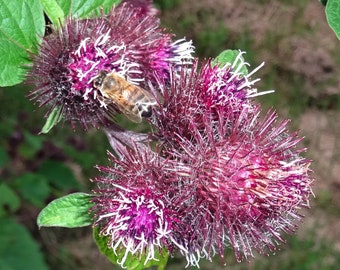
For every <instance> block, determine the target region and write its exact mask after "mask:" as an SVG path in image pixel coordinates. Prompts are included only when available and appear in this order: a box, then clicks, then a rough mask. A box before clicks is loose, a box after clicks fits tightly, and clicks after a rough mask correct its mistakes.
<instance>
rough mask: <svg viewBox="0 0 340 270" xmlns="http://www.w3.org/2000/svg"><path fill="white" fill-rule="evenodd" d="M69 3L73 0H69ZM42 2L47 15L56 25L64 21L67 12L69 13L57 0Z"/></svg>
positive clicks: (44, 0) (42, 0)
mask: <svg viewBox="0 0 340 270" xmlns="http://www.w3.org/2000/svg"><path fill="white" fill-rule="evenodd" d="M68 3H69V5H71V1H68ZM41 4H42V6H43V9H44V11H45V13H46V15H47V16H48V18H49V19H50V20H51V22H52V23H53V24H54V25H58V26H59V24H60V23H64V21H65V14H68V12H66V13H65V12H64V10H63V8H62V7H61V6H60V5H59V4H58V2H57V1H56V0H41ZM64 8H65V7H64ZM66 10H67V9H66Z"/></svg>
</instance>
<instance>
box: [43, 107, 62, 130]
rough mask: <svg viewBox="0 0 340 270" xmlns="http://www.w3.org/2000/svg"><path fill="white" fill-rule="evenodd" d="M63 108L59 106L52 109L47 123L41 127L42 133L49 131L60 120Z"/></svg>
mask: <svg viewBox="0 0 340 270" xmlns="http://www.w3.org/2000/svg"><path fill="white" fill-rule="evenodd" d="M61 110H62V108H61V107H58V108H57V107H56V108H54V109H53V110H52V112H51V113H50V114H49V116H48V117H47V120H46V123H45V125H44V126H43V128H42V129H41V131H40V134H47V133H49V132H50V130H51V129H52V128H53V127H54V126H55V125H57V124H58V123H59V122H60V120H61V118H62V114H61Z"/></svg>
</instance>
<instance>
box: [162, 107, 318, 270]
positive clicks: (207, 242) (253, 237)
mask: <svg viewBox="0 0 340 270" xmlns="http://www.w3.org/2000/svg"><path fill="white" fill-rule="evenodd" d="M221 115H224V116H225V113H224V112H221ZM258 117H259V110H258V109H256V108H255V110H254V111H253V112H252V113H249V111H248V110H246V109H244V110H243V111H241V113H240V114H234V113H232V112H231V113H230V115H229V117H227V118H224V117H220V118H219V120H218V121H217V122H216V121H211V119H213V117H211V116H210V117H209V116H208V115H207V117H206V119H205V129H204V131H202V130H197V129H196V130H195V129H194V130H193V133H195V134H196V136H195V139H194V140H188V139H186V138H183V137H179V136H178V137H177V142H178V145H179V147H178V148H177V149H173V151H171V150H169V149H168V154H169V157H168V158H169V159H170V160H172V161H173V162H174V165H173V167H174V170H175V171H176V172H177V174H178V176H181V177H182V179H181V183H182V191H179V192H178V193H177V194H176V199H175V201H177V205H178V206H180V207H178V210H177V211H178V213H177V214H178V215H179V216H181V219H180V221H179V222H177V223H176V226H175V227H174V231H176V232H178V233H179V235H178V238H176V240H177V241H178V242H179V243H180V244H181V245H183V246H184V247H185V248H186V250H188V251H189V252H188V253H187V254H186V257H187V259H188V263H189V264H192V265H198V262H199V259H200V258H201V257H206V258H208V259H210V258H211V257H212V256H214V255H215V254H216V253H218V254H219V255H220V256H221V257H222V258H223V256H224V253H225V248H226V247H228V246H230V247H231V248H232V249H233V250H234V253H235V256H236V259H237V260H238V261H241V260H242V259H243V258H245V259H247V260H248V259H249V257H252V256H253V250H256V251H258V252H260V253H262V254H268V253H270V252H273V251H274V250H275V249H276V246H277V245H278V244H279V243H280V242H283V241H284V239H283V236H282V233H292V232H294V231H295V230H296V228H297V222H298V221H299V220H300V219H301V214H299V213H298V211H299V210H300V209H301V208H303V207H308V206H309V202H308V200H309V196H310V195H311V192H312V191H311V183H312V180H311V175H310V173H311V171H310V169H309V165H310V161H309V160H307V159H305V158H303V157H302V156H300V154H301V152H302V151H303V150H304V149H298V148H297V143H298V142H299V141H300V140H301V138H299V137H297V134H296V133H292V134H290V133H288V131H287V128H286V125H287V121H283V122H280V123H278V124H275V122H276V119H277V116H276V114H275V113H273V112H269V113H268V114H267V116H266V117H265V119H264V120H259V119H258ZM202 134H205V135H202ZM178 149H179V150H178ZM175 168H177V169H175ZM189 190H190V192H189ZM181 193H182V194H181ZM179 197H181V198H182V200H181V201H180V200H179V199H178V198H179ZM178 201H180V203H178Z"/></svg>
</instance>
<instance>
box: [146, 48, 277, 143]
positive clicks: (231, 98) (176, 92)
mask: <svg viewBox="0 0 340 270" xmlns="http://www.w3.org/2000/svg"><path fill="white" fill-rule="evenodd" d="M242 54H243V52H240V53H239V55H238V57H237V58H236V59H235V61H234V63H232V64H226V65H225V66H223V67H220V66H219V65H213V63H212V62H211V61H206V62H203V63H199V61H198V60H195V61H194V62H193V64H192V65H190V66H182V67H181V68H180V70H179V71H178V70H174V69H172V70H173V72H172V77H171V84H170V85H169V84H166V83H161V84H160V85H159V86H158V89H161V91H160V92H161V94H162V99H163V102H162V105H161V106H160V108H157V110H156V111H155V117H154V119H153V122H152V123H153V124H154V125H155V126H156V127H157V128H158V132H157V135H158V137H159V139H160V140H161V141H164V142H166V143H170V144H171V142H172V141H173V139H174V137H175V136H181V137H185V138H188V139H191V138H193V134H192V130H193V129H195V128H196V129H200V128H201V127H202V124H203V122H204V120H203V119H204V118H205V116H206V115H207V114H210V113H212V115H213V117H214V118H217V114H216V112H217V111H219V114H221V113H224V114H225V116H221V115H220V116H219V117H229V116H230V115H232V113H234V114H239V113H240V112H241V111H243V112H244V110H245V109H247V110H248V111H249V113H251V112H252V111H253V110H254V109H255V107H256V106H255V104H254V102H253V100H252V98H253V97H255V96H258V95H263V94H267V93H270V92H272V91H265V92H261V93H258V92H257V89H256V88H254V84H255V83H256V82H257V81H259V79H254V80H252V79H251V77H252V75H253V74H254V73H255V72H256V71H257V70H258V69H259V68H261V67H262V66H263V64H261V65H260V66H258V67H257V68H255V69H254V70H253V71H252V72H250V73H249V74H247V75H246V74H243V73H242V72H241V71H240V70H241V69H242V68H243V67H244V66H245V65H248V64H247V63H246V62H242V61H240V58H241V57H242ZM200 65H201V68H199V66H200ZM154 91H156V90H154ZM215 120H216V119H215ZM174 144H175V145H176V144H177V142H174Z"/></svg>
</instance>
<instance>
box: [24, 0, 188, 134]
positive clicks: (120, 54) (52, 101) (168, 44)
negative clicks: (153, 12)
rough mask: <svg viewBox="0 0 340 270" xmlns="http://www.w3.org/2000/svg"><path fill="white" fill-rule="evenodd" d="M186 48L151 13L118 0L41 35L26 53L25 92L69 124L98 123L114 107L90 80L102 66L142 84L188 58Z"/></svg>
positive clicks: (130, 81) (102, 68)
mask: <svg viewBox="0 0 340 270" xmlns="http://www.w3.org/2000/svg"><path fill="white" fill-rule="evenodd" d="M192 52H193V48H192V46H191V43H190V42H184V41H183V40H181V41H180V42H179V43H176V42H174V41H172V39H171V35H169V34H166V33H164V31H163V29H161V28H160V26H159V21H158V19H157V18H155V17H153V16H149V15H146V14H143V13H142V12H140V10H139V9H134V8H131V7H128V5H124V4H123V5H120V6H118V7H116V8H114V9H112V11H111V13H110V14H109V15H104V14H102V17H101V18H93V19H80V20H78V19H68V20H66V22H65V23H64V25H62V26H60V28H58V29H55V30H54V31H53V32H52V33H51V34H49V35H47V36H46V37H44V38H43V41H42V44H41V46H40V50H39V54H38V55H35V56H32V60H33V67H32V69H31V71H30V72H29V74H28V81H29V82H30V83H32V84H34V85H35V89H34V90H33V91H32V92H31V94H30V96H31V97H32V98H33V99H35V100H36V101H37V102H38V103H39V104H40V106H47V107H48V109H49V111H48V112H50V111H52V110H53V109H54V108H58V109H60V110H61V113H62V116H63V118H64V119H67V120H70V121H71V122H72V124H74V123H75V122H77V121H80V122H81V124H82V125H83V127H84V128H85V129H87V128H88V127H90V126H95V127H99V126H102V125H105V124H106V123H107V118H108V117H107V116H108V115H109V118H110V117H111V115H112V114H113V113H114V112H116V111H117V106H115V104H114V103H115V102H114V101H112V100H106V99H105V97H104V96H103V93H102V91H100V89H98V86H97V87H95V85H94V84H95V81H96V79H98V77H99V75H100V74H102V73H101V72H102V71H104V72H107V73H111V72H114V73H117V74H118V75H120V76H121V77H123V78H124V79H125V80H126V81H128V82H129V83H131V84H136V85H139V86H142V87H143V88H144V87H147V86H148V84H149V83H151V84H153V83H155V82H156V78H158V77H161V78H164V79H166V77H167V76H168V77H169V68H170V66H180V65H182V62H183V61H184V62H187V61H190V59H191V53H192ZM111 103H112V104H111ZM118 111H119V110H118Z"/></svg>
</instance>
